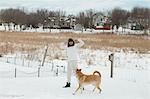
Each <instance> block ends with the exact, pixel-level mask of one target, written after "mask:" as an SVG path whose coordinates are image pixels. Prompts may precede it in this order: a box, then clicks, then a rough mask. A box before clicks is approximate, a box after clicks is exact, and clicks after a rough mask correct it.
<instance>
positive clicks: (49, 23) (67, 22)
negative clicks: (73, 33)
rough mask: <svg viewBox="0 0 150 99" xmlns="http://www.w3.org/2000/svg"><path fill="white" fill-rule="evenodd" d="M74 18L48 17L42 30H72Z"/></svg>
mask: <svg viewBox="0 0 150 99" xmlns="http://www.w3.org/2000/svg"><path fill="white" fill-rule="evenodd" d="M75 22H76V20H75V17H74V16H71V15H70V16H68V17H60V18H58V17H49V18H48V19H47V20H45V21H44V25H43V28H56V29H73V28H74V26H75Z"/></svg>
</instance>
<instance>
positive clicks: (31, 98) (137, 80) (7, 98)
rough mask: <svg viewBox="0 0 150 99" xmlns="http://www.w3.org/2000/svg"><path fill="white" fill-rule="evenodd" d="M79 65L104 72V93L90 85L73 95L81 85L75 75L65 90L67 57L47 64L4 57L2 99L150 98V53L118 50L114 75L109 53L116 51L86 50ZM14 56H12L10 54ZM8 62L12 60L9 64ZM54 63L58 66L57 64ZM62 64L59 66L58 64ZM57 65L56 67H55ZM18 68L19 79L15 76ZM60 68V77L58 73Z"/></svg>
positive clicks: (0, 63) (0, 61) (0, 65)
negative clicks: (111, 69)
mask: <svg viewBox="0 0 150 99" xmlns="http://www.w3.org/2000/svg"><path fill="white" fill-rule="evenodd" d="M81 52H82V53H81V60H80V62H79V64H80V65H79V68H81V69H82V71H83V72H84V73H86V74H91V73H93V71H94V70H98V71H100V72H101V74H102V84H101V87H102V93H101V94H99V93H98V92H94V93H93V92H92V90H93V86H90V85H89V86H86V87H85V91H84V92H83V93H82V94H81V93H80V92H78V93H77V94H76V95H72V93H73V92H74V91H75V89H76V88H77V86H78V83H77V80H76V77H75V76H74V75H73V77H72V83H71V88H68V89H63V88H62V86H63V85H65V81H66V76H65V75H66V65H67V62H66V60H53V62H52V61H46V63H45V66H44V67H41V68H40V74H39V75H40V77H38V68H39V64H40V63H38V62H36V61H31V63H32V64H30V65H29V66H28V64H27V63H28V60H24V62H25V64H24V66H22V60H21V58H19V60H18V61H16V64H14V59H13V58H12V59H9V60H7V58H6V57H8V55H6V56H4V57H2V58H0V99H50V98H54V99H77V98H78V99H100V98H101V99H149V98H150V76H149V75H150V67H149V65H150V54H138V53H133V52H126V53H125V52H122V51H121V52H113V53H114V56H115V57H114V58H115V59H114V60H115V61H114V77H113V78H110V62H109V61H108V55H110V54H111V53H112V52H110V51H103V50H90V49H82V51H81ZM10 56H11V57H14V55H9V57H10ZM7 61H8V63H6V62H7ZM53 66H54V67H53ZM58 66H59V67H58ZM52 67H53V68H52ZM15 69H16V78H15ZM57 70H58V76H57V75H56V73H57Z"/></svg>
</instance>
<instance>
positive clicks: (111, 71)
mask: <svg viewBox="0 0 150 99" xmlns="http://www.w3.org/2000/svg"><path fill="white" fill-rule="evenodd" d="M109 61H110V62H111V68H110V77H111V78H113V64H114V54H113V53H112V54H110V55H109Z"/></svg>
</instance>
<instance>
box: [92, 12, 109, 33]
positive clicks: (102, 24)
mask: <svg viewBox="0 0 150 99" xmlns="http://www.w3.org/2000/svg"><path fill="white" fill-rule="evenodd" d="M93 23H94V28H95V29H96V30H111V20H110V18H109V17H108V16H105V15H103V14H102V13H96V14H95V15H94V16H93Z"/></svg>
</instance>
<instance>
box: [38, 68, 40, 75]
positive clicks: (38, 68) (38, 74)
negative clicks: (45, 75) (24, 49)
mask: <svg viewBox="0 0 150 99" xmlns="http://www.w3.org/2000/svg"><path fill="white" fill-rule="evenodd" d="M38 77H40V67H39V68H38Z"/></svg>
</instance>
